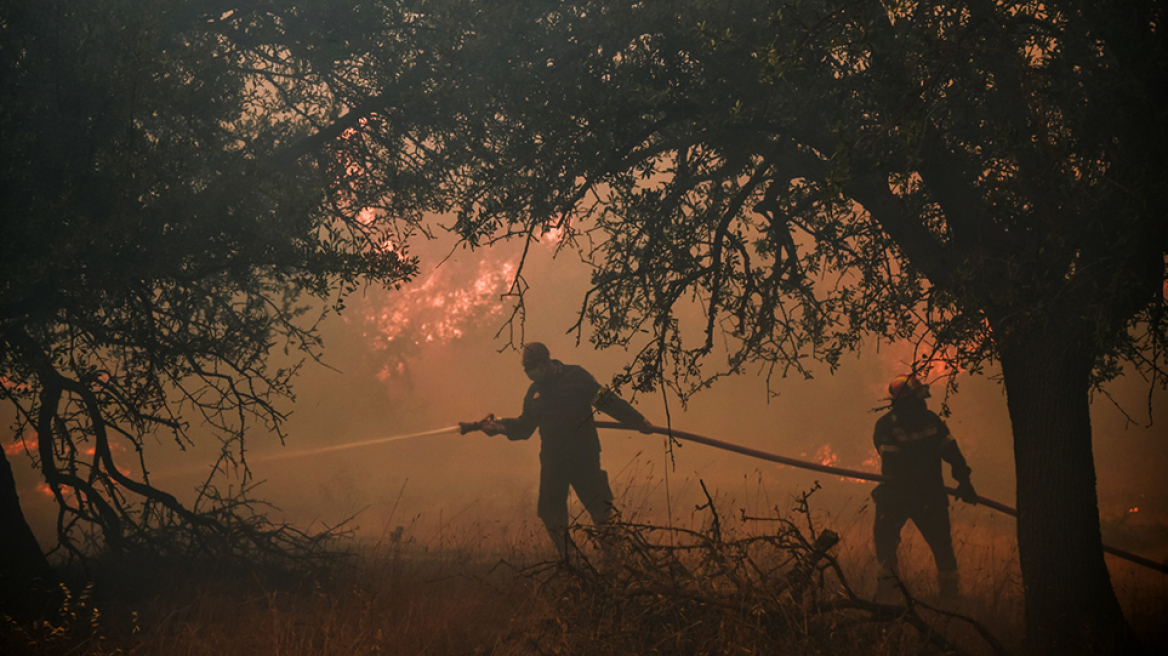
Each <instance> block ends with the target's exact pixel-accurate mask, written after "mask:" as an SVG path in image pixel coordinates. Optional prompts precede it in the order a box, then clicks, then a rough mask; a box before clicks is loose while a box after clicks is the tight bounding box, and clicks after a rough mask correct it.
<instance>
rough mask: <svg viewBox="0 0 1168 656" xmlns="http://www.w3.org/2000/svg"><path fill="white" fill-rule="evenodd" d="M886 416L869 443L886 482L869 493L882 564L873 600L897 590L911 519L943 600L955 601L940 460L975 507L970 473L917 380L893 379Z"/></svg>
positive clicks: (959, 492)
mask: <svg viewBox="0 0 1168 656" xmlns="http://www.w3.org/2000/svg"><path fill="white" fill-rule="evenodd" d="M888 393H889V398H890V400H891V402H892V405H891V408H890V409H889V411H888V412H887V413H886V414H884V415H883V416H881V417H880V419H878V420H877V421H876V430H875V433H874V435H873V438H872V440H873V442H874V443H875V445H876V450H877V451H878V452H879V453H880V462H881V474H883V476H884V477H885V479H886V481H885V482H884V483H881V484H880V485H878V486H877V487H876V489H875V490H873V491H872V498H873V500H875V502H876V522H875V527H874V533H875V536H874V537H875V543H876V560H877V561H878V562H879V564H880V573H879V574H878V579H877V590H876V595H877V599H878V600H881V601H889V600H891V599H893V598H894V595H895V591H896V576H897V558H896V550H897V547H898V546H899V545H900V531H901V529H902V528H904V525H905V523H906V522H908V520H912V522H913V524H914V525H915V526H916V527H917V530H918V531H920V532H921V536H922V537H924V538H925V542H927V543H928V545H929V548H930V549H931V550H932V552H933V559H934V561H935V562H936V565H937V582H938V588H939V590H940V593H941V597H942V598H953V597H956V596H957V592H958V581H957V558H956V556H955V555H954V553H953V539H952V536H951V535H950V527H949V498H948V496H947V495H946V491H945V482H944V478H943V475H942V471H941V469H942V467H941V461H942V460H944V461H945V462H948V463H949V465H950V467H951V473H952V475H953V478H954V480H956V481H957V484H958V485H957V497H958V498H959V499H961V500H962V501H965V502H966V503H976V502H977V493H976V492H974V489H973V484H972V483H970V480H969V474H970V469H969V466H968V465H967V464H965V457H964V456H962V455H961V449H959V448H958V447H957V442H956V441H955V440H954V439H953V435H952V434H951V433H950V432H949V428H948V427H947V426H946V425H945V422H943V421H941V418H940V417H938V416H937V415H936V414H935V413H933V412H932V411H931V410H929V408H928V403H927V402H926V400H925V399H928V398H929V386H928V385H926V384H925V383H923V382H921V380H920V379H919V378H917V377H916V376H912V375H908V376H897V377H896V378H895V379H893V381H892V383H891V384H890V385H889V386H888Z"/></svg>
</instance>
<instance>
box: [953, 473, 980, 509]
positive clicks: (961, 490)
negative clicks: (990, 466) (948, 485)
mask: <svg viewBox="0 0 1168 656" xmlns="http://www.w3.org/2000/svg"><path fill="white" fill-rule="evenodd" d="M956 496H957V498H958V499H961V500H962V501H964V502H965V503H969V504H973V505H975V506H976V505H977V492H975V491H974V490H973V483H970V482H969V479H968V478H967V479H965V480H964V481H961V482H959V483H958V484H957V495H956Z"/></svg>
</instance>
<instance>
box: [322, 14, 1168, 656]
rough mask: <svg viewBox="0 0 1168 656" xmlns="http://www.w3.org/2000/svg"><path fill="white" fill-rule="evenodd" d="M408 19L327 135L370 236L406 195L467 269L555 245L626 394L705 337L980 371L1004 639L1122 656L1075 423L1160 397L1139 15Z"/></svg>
mask: <svg viewBox="0 0 1168 656" xmlns="http://www.w3.org/2000/svg"><path fill="white" fill-rule="evenodd" d="M416 7H417V15H419V16H422V17H423V18H422V19H420V20H421V21H422V22H423V23H425V25H426V26H427V29H426V30H425V31H424V33H423V32H422V31H419V34H420V35H421V36H420V37H419V38H420V39H423V41H422V42H423V43H427V44H429V45H428V47H420V48H419V49H418V51H417V55H416V56H415V57H413V58H408V59H403V58H401V57H399V56H398V53H391V54H389V55H383V53H378V52H376V51H374V52H371V53H370V56H369V66H370V67H371V68H372V69H375V70H384V71H386V73H385V74H383V75H381V76H380V78H379V79H380V80H381V82H380V84H381V85H383V86H382V87H381V88H378V89H377V90H376V92H375V93H372V94H370V100H369V102H368V103H367V104H366V105H364V106H361V105H358V104H356V103H354V104H353V106H354V108H355V110H358V109H359V110H362V112H368V113H363V114H362V113H361V112H358V113H359V114H360V115H364V116H369V117H370V118H371V119H373V118H376V120H369V121H368V122H367V123H365V124H363V125H360V126H357V127H356V132H355V134H353V136H352V138H350V139H348V140H346V142H345V148H346V149H348V150H349V152H350V153H351V154H350V157H352V158H354V159H357V158H360V159H361V160H362V161H371V162H373V161H376V162H380V163H381V168H380V169H379V172H378V174H377V175H376V176H369V177H367V178H365V180H366V182H367V183H368V185H369V186H368V189H369V191H368V193H369V194H370V196H371V197H380V198H384V199H385V203H386V206H387V207H388V208H389V211H390V214H394V213H395V210H398V209H400V210H401V211H403V212H404V211H405V210H408V209H410V208H411V207H413V206H416V189H417V184H418V181H420V180H421V181H424V180H429V181H430V182H431V183H432V185H433V188H434V189H435V191H434V192H433V193H434V196H428V198H429V197H433V198H444V199H445V202H447V203H448V204H445V205H444V204H442V203H439V204H438V205H436V206H435V207H436V208H437V209H450V210H451V211H453V212H454V213H455V216H456V224H455V226H454V227H455V229H456V230H457V231H458V232H459V233H460V234H461V235H462V237H463V238H464V239H465V240H466V241H467V243H469V244H470V245H472V246H475V245H481V244H485V243H489V242H490V241H492V240H496V239H502V238H508V237H521V238H524V237H525V238H528V239H531V238H534V237H538V236H539V235H540V234H541V233H542V232H543V231H544V230H547V229H550V228H557V229H562V230H563V231H564V233H565V242H564V243H565V247H568V246H571V245H576V246H577V247H578V248H579V250H580V251H581V252H582V253H583V254H584V256H585V257H586V258H587V259H588V261H590V262H592V263H593V264H594V265H595V267H596V268H595V274H594V277H593V286H592V288H591V290H590V291H589V292H588V294H587V297H586V298H585V299H584V302H583V306H582V307H583V309H582V313H581V317H580V319H581V323H578V324H577V328H580V327H582V325H583V323H584V322H585V321H587V322H588V323H590V325H591V326H592V327H593V328H594V329H595V330H594V333H593V336H592V338H593V339H594V341H595V342H596V343H597V344H598V345H600V346H608V345H627V344H630V343H635V342H637V341H638V340H639V339H640V337H639V336H640V335H641V334H643V333H648V335H649V336H650V341H649V342H648V345H647V346H645V348H643V349H642V350H640V352H639V355H638V361H637V367H636V371H635V372H634V374H635V379H634V380H635V381H636V382H637V384H641V385H644V386H646V387H648V386H652V384H653V383H654V381H658V380H661V379H665V380H666V381H668V382H669V384H672V385H675V386H676V388H677V390H678V391H679V392H682V393H687V392H689V391H691V390H692V389H694V388H700V387H701V386H702V385H704V384H705V383H706V382H707V380H708V378H709V374H708V371H707V369H705V368H702V367H701V366H700V365H702V363H705V362H706V361H707V360H708V357H707V356H709V355H710V354H711V353H712V352H714V350H715V347H716V346H719V347H720V345H721V344H726V345H727V348H728V349H729V360H728V368H729V370H731V371H737V370H740V369H741V368H742V367H744V366H746V365H748V364H751V363H762V364H763V366H764V367H770V371H771V372H772V373H776V372H777V373H781V374H782V375H787V374H789V373H804V374H807V373H809V372H808V371H807V366H806V365H805V363H806V362H807V360H806V359H805V358H806V357H807V356H812V357H813V358H814V359H816V360H818V361H823V362H826V363H827V364H828V365H829V366H831V367H833V368H834V366H835V365H836V363H837V361H838V359H839V357H840V355H841V354H843V353H845V352H848V351H851V350H854V349H856V348H859V347H860V346H862V345H863V343H864V342H865V340H867V341H868V342H871V341H874V340H882V339H889V340H903V339H912V340H916V341H917V343H918V344H919V345H920V348H921V351H920V356H921V359H922V360H927V359H928V358H934V357H944V358H947V359H950V360H952V361H953V362H954V363H957V364H959V365H960V366H962V367H965V368H967V369H969V370H973V371H978V370H980V369H981V368H982V367H984V366H985V365H986V364H987V363H991V362H996V363H999V364H1000V366H1001V371H1002V376H1003V381H1004V384H1005V388H1006V392H1007V398H1008V405H1009V412H1010V417H1011V421H1012V424H1013V430H1014V444H1015V461H1016V466H1017V478H1018V481H1017V490H1018V492H1017V506H1018V510H1019V520H1018V539H1019V550H1020V557H1021V567H1022V574H1023V582H1024V588H1025V595H1026V602H1025V607H1026V625H1027V631H1028V636H1029V639H1030V641H1031V648H1032V649H1034V650H1035V651H1042V652H1048V653H1084V652H1092V651H1093V650H1095V649H1105V650H1110V649H1119V648H1122V647H1124V646H1126V645H1130V644H1131V642H1130V641H1131V632H1130V628H1129V626H1128V625H1127V623H1126V622H1125V620H1124V618H1123V617H1122V614H1121V612H1120V608H1119V605H1118V603H1117V601H1116V597H1115V595H1114V593H1113V591H1112V588H1111V584H1110V579H1109V575H1108V571H1107V568H1106V565H1105V563H1104V559H1103V553H1102V551H1101V541H1100V532H1099V524H1098V507H1097V498H1096V492H1095V473H1094V463H1093V460H1092V451H1091V426H1090V421H1089V414H1088V409H1089V394H1090V390H1091V389H1092V386H1093V385H1094V384H1097V383H1098V382H1100V381H1103V380H1106V379H1108V378H1110V377H1113V376H1114V375H1116V374H1117V372H1118V370H1119V367H1120V365H1121V364H1122V363H1128V364H1131V365H1134V366H1135V367H1137V368H1138V369H1140V370H1141V371H1144V372H1150V374H1151V376H1152V377H1153V382H1154V383H1160V384H1162V383H1163V381H1164V379H1163V377H1162V374H1161V373H1159V372H1160V371H1162V368H1163V366H1164V364H1165V358H1164V350H1163V346H1164V343H1165V329H1166V325H1168V324H1166V322H1165V315H1164V312H1163V310H1164V306H1165V299H1164V281H1165V253H1166V244H1168V234H1166V230H1168V221H1165V219H1164V207H1165V200H1166V199H1165V177H1164V171H1165V167H1164V153H1165V152H1166V150H1168V143H1165V130H1166V129H1168V128H1166V126H1168V120H1166V119H1168V117H1166V116H1165V109H1164V106H1163V104H1162V103H1160V102H1159V101H1157V100H1156V97H1157V94H1156V91H1157V90H1158V89H1159V88H1160V87H1161V86H1162V84H1163V80H1164V79H1166V78H1168V75H1166V70H1165V64H1166V60H1165V50H1164V38H1163V25H1164V22H1163V21H1164V18H1165V17H1164V14H1163V3H1158V2H1152V1H1137V2H1130V3H1095V4H1090V3H1073V2H1041V3H1039V2H1021V3H994V2H985V1H983V0H965V1H963V2H957V3H944V4H934V3H914V2H875V1H872V0H839V1H835V0H803V1H797V2H788V1H782V0H775V1H766V0H740V1H733V2H708V1H701V0H691V1H679V2H670V3H651V2H641V3H610V2H558V1H557V2H551V1H548V0H511V1H509V2H493V3H474V2H418V3H416ZM352 120H353V119H352V117H350V118H349V121H350V124H351V121H352ZM520 281H521V280H520ZM550 284H554V282H552V283H550ZM694 300H696V301H697V302H698V303H700V307H701V308H702V311H703V317H704V318H703V319H701V320H700V321H699V322H698V325H697V326H696V334H695V332H694V330H693V329H694V328H695V326H693V325H692V323H691V322H690V321H689V320H687V316H686V312H687V310H685V308H688V307H692V305H691V303H692V301H694ZM695 338H696V339H695ZM707 364H709V363H707ZM1072 573H1073V574H1072Z"/></svg>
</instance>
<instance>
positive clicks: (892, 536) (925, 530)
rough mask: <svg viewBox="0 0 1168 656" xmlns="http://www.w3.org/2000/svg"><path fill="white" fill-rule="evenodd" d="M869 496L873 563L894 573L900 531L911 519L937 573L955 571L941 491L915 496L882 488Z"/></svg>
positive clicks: (945, 500) (947, 508)
mask: <svg viewBox="0 0 1168 656" xmlns="http://www.w3.org/2000/svg"><path fill="white" fill-rule="evenodd" d="M881 487H883V486H881ZM872 496H873V497H874V498H875V500H876V525H875V527H874V534H875V542H876V560H877V561H879V562H880V564H881V565H882V566H884V567H885V568H892V569H893V570H895V569H896V565H897V558H896V549H897V547H899V546H900V531H901V529H902V528H904V525H905V523H906V522H908V521H909V520H910V519H911V520H912V523H913V524H914V525H915V526H916V527H917V530H918V531H920V532H921V536H922V537H924V538H925V542H927V543H928V545H929V548H930V549H931V550H932V551H933V560H934V561H935V562H936V563H937V571H938V572H955V571H957V557H956V556H955V555H954V553H953V536H952V535H951V533H950V526H949V499H948V497H947V496H945V492H944V491H941V492H938V493H928V494H914V493H913V492H912V491H905V492H902V491H898V490H889V489H887V488H885V489H883V490H878V491H877V492H876V493H873V495H872Z"/></svg>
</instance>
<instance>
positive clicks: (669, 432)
mask: <svg viewBox="0 0 1168 656" xmlns="http://www.w3.org/2000/svg"><path fill="white" fill-rule="evenodd" d="M494 419H495V417H494V415H489V416H487V417H486V418H485V419H483V420H482V421H477V422H464V423H460V424H458V425H457V426H447V427H446V428H439V429H436V430H431V431H423V432H420V433H410V434H408V435H394V436H391V437H379V438H375V439H372V440H364V441H361V442H350V443H347V444H336V445H332V446H323V447H318V448H314V449H301V450H299V451H291V452H288V453H277V454H273V455H268V456H263V457H260V458H257V459H255V462H270V461H273V460H285V459H288V458H299V457H303V456H308V455H316V454H320V453H331V452H333V451H343V450H346V449H356V448H359V447H363V446H374V445H377V444H386V443H389V442H398V441H401V440H411V439H416V438H419V437H432V436H434V435H446V434H454V433H458V434H461V435H465V434H467V433H470V432H473V431H478V430H482V425H483V424H484V423H485V422H488V421H494ZM596 427H597V428H605V429H612V430H626V431H633V430H638V429H636V428H634V427H632V426H627V425H625V424H622V423H619V422H615V421H598V422H596ZM648 432H650V433H656V434H658V435H664V436H667V437H670V438H673V439H678V440H685V441H687V442H696V443H698V444H705V445H706V446H711V447H714V448H715V449H721V450H723V451H731V452H733V453H739V454H742V455H745V456H749V457H751V458H758V459H759V460H767V461H769V462H775V463H778V464H781V465H787V466H790V467H796V468H799V469H809V470H811V471H817V472H822V473H824V474H832V475H835V476H840V477H842V478H850V479H853V480H861V481H873V482H877V483H883V482H886V481H887V480H888V479H887V478H885V477H884V476H882V475H880V474H874V473H872V472H866V471H861V470H858V469H846V468H844V467H833V466H831V465H823V464H820V463H817V462H810V461H807V460H799V459H796V458H789V457H787V456H780V455H778V454H774V453H770V452H767V451H760V450H759V449H752V448H750V447H745V446H742V445H740V444H734V443H732V442H724V441H722V440H716V439H714V438H712V437H706V436H704V435H698V434H696V433H688V432H686V431H679V430H676V429H673V428H662V427H659V426H653V427H652V428H651V429H650V430H649V431H648ZM945 491H946V492H947V493H948V494H949V495H950V496H957V489H956V488H951V487H946V488H945ZM974 501H975V502H976V503H978V504H980V505H983V506H985V507H987V508H990V509H992V510H996V511H998V512H1000V513H1004V514H1006V515H1010V516H1011V517H1015V518H1016V517H1017V516H1018V511H1017V510H1015V509H1014V508H1012V507H1010V506H1007V505H1006V504H1004V503H999V502H997V501H994V500H993V499H987V498H985V497H983V496H976V497H974ZM1103 551H1105V552H1107V553H1109V554H1111V555H1113V556H1116V557H1118V558H1123V559H1124V560H1127V561H1130V562H1133V563H1136V564H1137V565H1143V566H1144V567H1148V568H1151V569H1154V570H1156V571H1159V572H1164V573H1168V564H1165V563H1158V562H1156V561H1154V560H1151V559H1150V558H1144V557H1143V556H1137V555H1136V554H1133V553H1130V552H1127V551H1123V550H1122V549H1117V548H1115V547H1112V546H1109V545H1106V544H1105V545H1103Z"/></svg>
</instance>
